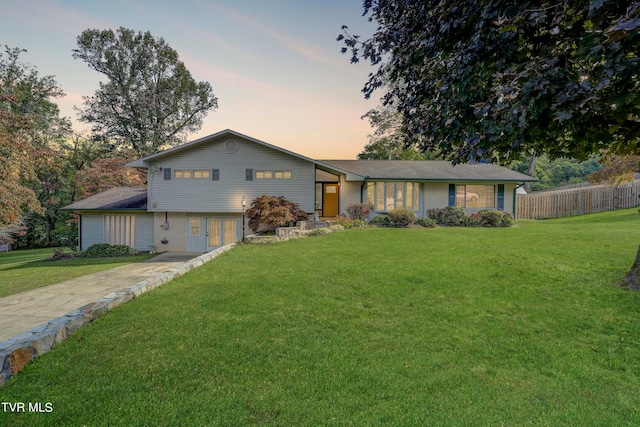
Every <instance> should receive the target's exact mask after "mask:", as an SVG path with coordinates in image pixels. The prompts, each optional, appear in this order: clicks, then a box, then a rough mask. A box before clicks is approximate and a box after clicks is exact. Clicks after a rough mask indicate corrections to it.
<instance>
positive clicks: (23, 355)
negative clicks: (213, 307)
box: [0, 243, 235, 387]
mask: <svg viewBox="0 0 640 427" xmlns="http://www.w3.org/2000/svg"><path fill="white" fill-rule="evenodd" d="M234 246H235V243H232V244H230V245H226V246H222V247H220V248H218V249H216V250H214V251H211V252H208V253H206V254H203V255H200V256H199V257H196V258H194V259H192V260H190V261H186V262H184V263H182V264H179V265H177V266H175V267H173V268H171V269H170V270H168V271H166V272H163V273H160V274H158V275H156V276H154V277H150V278H148V279H145V280H143V281H141V282H138V283H135V284H133V285H131V286H128V287H126V288H125V289H123V290H121V291H118V292H112V293H110V294H109V295H107V296H105V297H102V298H100V299H99V300H97V301H94V302H92V303H89V304H86V305H84V306H82V307H80V308H78V309H76V310H73V311H71V312H69V313H67V314H65V315H64V316H60V317H58V318H55V319H53V320H50V321H49V322H47V323H43V324H42V325H40V326H36V327H35V328H33V329H31V330H29V331H27V332H24V333H22V334H20V335H17V336H15V337H13V338H10V339H8V340H5V341H1V342H0V387H1V386H3V385H4V384H6V382H7V380H8V379H9V378H10V377H12V376H14V375H16V374H17V373H19V372H20V371H22V369H23V368H24V367H25V365H26V364H27V363H29V362H30V361H31V360H33V359H35V358H36V357H38V356H41V355H43V354H45V353H47V352H48V351H49V350H51V349H52V348H53V347H55V346H56V345H58V344H59V343H61V342H62V341H64V340H65V339H66V338H67V337H68V336H70V335H71V334H73V333H74V332H76V331H77V330H78V329H80V328H81V327H82V326H83V325H85V324H87V323H89V322H92V321H93V320H95V319H97V318H98V317H100V316H101V315H102V314H104V313H106V312H108V311H111V310H113V309H114V308H115V307H118V306H119V305H122V304H124V303H126V302H129V301H131V300H132V299H134V298H137V297H139V296H140V295H142V294H144V293H145V292H148V291H151V290H153V289H155V288H158V287H160V286H162V285H164V284H165V283H167V282H169V281H171V280H173V279H175V278H176V277H180V276H182V275H184V274H185V273H187V272H188V271H191V270H193V269H194V268H196V267H200V266H201V265H203V264H205V263H206V262H209V261H211V260H212V259H214V258H215V257H217V256H218V255H220V254H221V253H223V252H225V251H227V250H229V249H231V248H232V247H234Z"/></svg>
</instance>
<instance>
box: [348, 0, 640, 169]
mask: <svg viewBox="0 0 640 427" xmlns="http://www.w3.org/2000/svg"><path fill="white" fill-rule="evenodd" d="M364 15H366V16H368V19H369V20H370V21H375V22H376V23H377V25H378V27H377V30H376V31H375V33H374V34H373V36H372V37H371V38H369V39H367V40H364V41H360V39H359V38H358V37H356V36H352V35H350V34H349V33H348V28H347V27H346V26H344V27H343V34H340V35H339V36H338V40H339V41H340V40H342V41H343V42H344V43H345V47H344V48H343V49H342V50H343V53H346V52H349V51H350V52H351V61H352V62H358V61H359V60H360V59H364V60H366V61H369V62H370V63H371V64H372V65H375V66H377V67H378V69H377V71H376V72H375V73H372V74H370V76H369V80H368V81H367V83H366V84H365V86H364V89H363V91H364V93H365V96H366V97H369V96H370V95H371V93H372V92H373V91H374V90H376V89H377V88H379V87H382V86H384V85H386V84H389V85H390V86H391V88H390V90H389V92H388V93H387V95H385V97H384V102H385V103H386V104H390V103H394V102H395V103H396V104H395V107H396V108H397V110H398V111H399V112H400V113H401V114H402V116H403V124H404V127H405V129H406V132H407V134H408V135H410V136H417V135H420V137H421V138H422V139H421V141H420V144H421V146H420V147H421V149H422V150H423V151H430V150H433V149H437V150H439V151H441V152H442V153H443V154H445V155H446V156H448V158H450V159H452V160H454V161H456V162H466V161H468V160H469V159H491V160H494V161H500V162H507V161H510V160H517V159H519V158H520V156H521V155H522V154H524V153H533V154H540V153H546V154H548V155H549V157H550V158H558V157H569V158H580V159H584V158H587V157H588V156H589V155H591V154H592V153H596V152H598V150H600V149H603V148H608V149H610V150H611V152H614V153H617V154H625V153H626V154H631V153H637V152H638V149H639V145H638V141H639V139H640V102H639V101H640V80H639V79H640V72H639V71H640V62H639V58H638V46H639V45H640V32H639V30H640V3H638V2H636V1H631V2H630V1H606V2H604V1H601V0H594V1H589V2H587V1H573V0H563V1H560V2H556V3H553V4H549V3H547V2H543V1H534V2H521V3H518V2H513V1H509V0H491V1H489V2H470V1H469V2H463V3H461V2H459V1H455V0H439V1H435V2H434V1H426V0H421V1H412V2H395V1H390V0H379V1H372V0H366V1H365V2H364Z"/></svg>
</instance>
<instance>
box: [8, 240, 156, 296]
mask: <svg viewBox="0 0 640 427" xmlns="http://www.w3.org/2000/svg"><path fill="white" fill-rule="evenodd" d="M53 252H54V249H52V248H47V249H32V250H20V251H11V252H8V253H1V254H0V298H1V297H6V296H9V295H13V294H17V293H19V292H24V291H28V290H31V289H36V288H40V287H43V286H47V285H51V284H53V283H58V282H63V281H65V280H69V279H73V278H76V277H80V276H84V275H86V274H91V273H97V272H98V271H103V270H107V269H110V268H114V267H119V266H122V265H126V264H130V263H132V262H137V261H142V260H145V259H148V258H150V257H152V256H154V255H148V254H144V255H137V256H134V257H117V258H74V259H69V260H61V261H49V260H48V259H49V258H51V257H52V256H53Z"/></svg>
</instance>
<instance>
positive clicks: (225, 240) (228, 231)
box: [207, 218, 237, 251]
mask: <svg viewBox="0 0 640 427" xmlns="http://www.w3.org/2000/svg"><path fill="white" fill-rule="evenodd" d="M236 240H237V237H236V219H235V218H207V250H208V251H211V250H213V249H215V248H219V247H220V246H224V245H228V244H230V243H233V242H235V241H236Z"/></svg>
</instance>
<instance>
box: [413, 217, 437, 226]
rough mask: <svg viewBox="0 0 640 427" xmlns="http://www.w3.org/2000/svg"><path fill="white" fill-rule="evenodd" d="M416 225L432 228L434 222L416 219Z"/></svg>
mask: <svg viewBox="0 0 640 427" xmlns="http://www.w3.org/2000/svg"><path fill="white" fill-rule="evenodd" d="M416 224H418V225H419V226H421V227H426V228H433V227H435V226H436V220H435V219H431V218H418V219H416Z"/></svg>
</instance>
